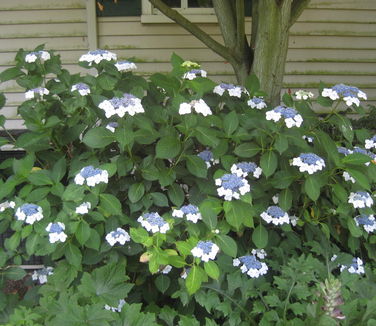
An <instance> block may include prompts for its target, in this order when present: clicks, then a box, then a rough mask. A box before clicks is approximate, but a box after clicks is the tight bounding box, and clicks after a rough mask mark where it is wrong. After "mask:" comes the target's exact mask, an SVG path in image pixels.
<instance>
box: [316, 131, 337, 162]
mask: <svg viewBox="0 0 376 326" xmlns="http://www.w3.org/2000/svg"><path fill="white" fill-rule="evenodd" d="M314 137H315V139H316V140H315V144H317V145H319V146H320V147H322V148H323V149H324V151H325V152H326V154H327V155H328V157H329V158H330V159H331V160H332V161H333V162H334V163H335V164H336V165H338V164H339V161H340V159H339V155H338V150H337V146H336V144H335V142H334V141H333V139H332V138H331V137H330V136H329V135H328V134H326V133H325V132H322V131H314ZM325 161H326V160H325Z"/></svg>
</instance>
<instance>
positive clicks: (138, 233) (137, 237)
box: [129, 228, 149, 243]
mask: <svg viewBox="0 0 376 326" xmlns="http://www.w3.org/2000/svg"><path fill="white" fill-rule="evenodd" d="M129 232H130V236H131V239H132V240H133V241H134V242H136V243H145V242H146V240H147V239H148V238H149V233H148V231H146V230H145V229H142V228H137V229H136V228H130V230H129Z"/></svg>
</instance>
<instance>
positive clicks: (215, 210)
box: [199, 198, 223, 230]
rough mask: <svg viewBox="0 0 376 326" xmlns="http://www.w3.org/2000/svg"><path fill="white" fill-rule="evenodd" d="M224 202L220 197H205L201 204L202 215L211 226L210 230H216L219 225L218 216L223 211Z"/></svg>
mask: <svg viewBox="0 0 376 326" xmlns="http://www.w3.org/2000/svg"><path fill="white" fill-rule="evenodd" d="M222 209H223V208H222V202H221V201H220V200H218V199H214V198H211V199H205V200H204V201H203V202H201V204H200V205H199V211H200V213H201V216H202V220H203V221H204V223H205V224H206V225H207V226H208V227H209V229H210V230H214V229H215V228H216V226H217V216H218V215H219V214H220V212H221V211H222Z"/></svg>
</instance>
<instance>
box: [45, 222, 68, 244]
mask: <svg viewBox="0 0 376 326" xmlns="http://www.w3.org/2000/svg"><path fill="white" fill-rule="evenodd" d="M64 230H65V225H64V223H61V222H56V223H49V224H48V225H47V227H46V231H47V232H48V236H49V240H50V243H55V242H57V241H60V242H65V240H67V235H66V234H65V233H64Z"/></svg>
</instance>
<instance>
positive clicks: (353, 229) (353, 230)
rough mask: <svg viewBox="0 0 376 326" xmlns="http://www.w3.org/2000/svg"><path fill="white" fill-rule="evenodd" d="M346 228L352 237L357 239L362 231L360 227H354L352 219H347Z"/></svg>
mask: <svg viewBox="0 0 376 326" xmlns="http://www.w3.org/2000/svg"><path fill="white" fill-rule="evenodd" d="M347 227H348V229H349V231H350V233H351V235H352V236H353V237H355V238H359V237H361V236H362V234H363V231H362V230H361V228H360V227H358V226H356V223H355V221H354V219H353V218H348V219H347Z"/></svg>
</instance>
